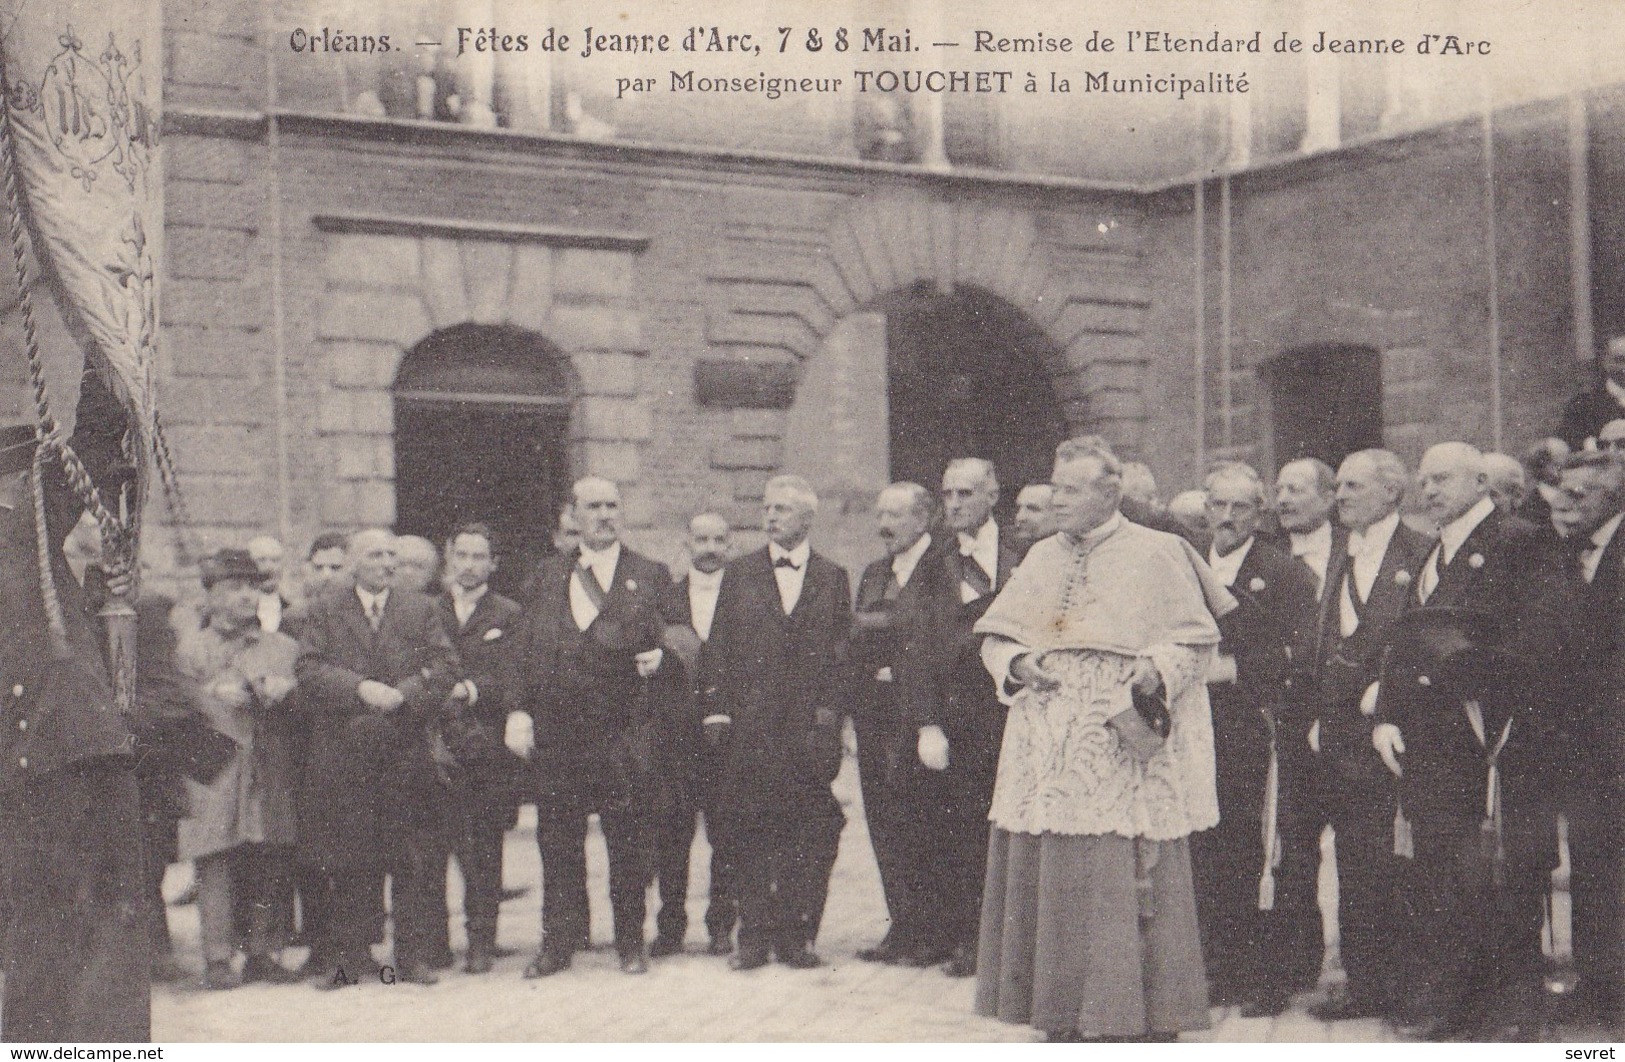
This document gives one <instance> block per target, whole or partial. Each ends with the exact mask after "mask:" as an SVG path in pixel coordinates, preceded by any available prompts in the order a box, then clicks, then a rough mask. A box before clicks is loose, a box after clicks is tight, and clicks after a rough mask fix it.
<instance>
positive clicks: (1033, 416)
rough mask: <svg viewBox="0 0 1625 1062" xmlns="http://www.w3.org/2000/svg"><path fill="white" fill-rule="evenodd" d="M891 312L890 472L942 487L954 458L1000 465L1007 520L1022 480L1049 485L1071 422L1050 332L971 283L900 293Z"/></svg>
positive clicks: (888, 302)
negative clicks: (1064, 412) (1060, 394)
mask: <svg viewBox="0 0 1625 1062" xmlns="http://www.w3.org/2000/svg"><path fill="white" fill-rule="evenodd" d="M875 308H876V309H878V310H880V311H882V312H883V313H885V315H886V363H887V368H888V381H887V388H886V391H887V425H888V431H887V434H888V436H889V441H890V446H891V478H892V479H893V480H914V481H915V482H918V483H921V484H924V485H925V486H928V487H930V488H931V489H932V490H935V489H936V488H937V486H938V485H939V484H940V482H941V479H942V470H943V467H944V466H945V465H946V464H947V463H948V461H950V460H951V459H953V458H955V457H982V458H986V459H988V460H990V461H992V462H993V464H994V467H995V468H997V469H998V471H999V480H1000V483H1001V484H1002V486H1003V488H1004V489H1003V491H1002V492H1001V495H1000V501H999V517H1000V520H1001V522H1002V521H1003V520H1006V519H1008V518H1009V516H1010V515H1011V514H1012V513H1013V512H1014V509H1015V496H1016V492H1017V491H1018V490H1019V489H1020V488H1021V487H1022V486H1024V485H1026V484H1028V483H1034V482H1044V483H1047V482H1049V475H1050V470H1051V465H1052V464H1053V462H1054V457H1055V445H1056V443H1058V442H1060V441H1061V439H1062V438H1063V437H1064V435H1065V429H1066V425H1065V421H1064V420H1063V418H1062V416H1061V409H1060V405H1059V404H1058V403H1057V402H1056V399H1055V391H1054V388H1053V387H1052V386H1051V385H1050V368H1049V365H1050V364H1053V359H1054V357H1055V350H1054V346H1053V344H1052V343H1051V341H1050V339H1049V337H1048V336H1046V335H1045V334H1044V332H1043V331H1042V330H1040V329H1039V328H1038V327H1037V326H1036V325H1034V324H1033V323H1032V322H1031V321H1030V320H1029V319H1028V318H1027V317H1026V315H1024V314H1023V313H1021V311H1019V310H1017V309H1016V308H1015V307H1014V306H1011V305H1010V304H1009V303H1007V302H1005V301H1004V300H1003V299H1000V298H998V297H997V296H994V295H990V294H988V293H987V292H985V291H982V290H980V289H978V288H973V287H960V288H958V289H956V290H955V291H954V292H953V293H952V294H943V293H941V292H940V291H938V290H937V288H936V287H935V286H934V285H932V284H929V283H922V284H917V285H914V286H913V287H910V288H906V289H903V290H901V291H897V292H893V293H892V294H890V295H888V296H886V297H885V298H883V299H882V300H881V301H880V303H879V305H877V306H876V307H875Z"/></svg>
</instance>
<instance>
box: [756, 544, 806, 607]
mask: <svg viewBox="0 0 1625 1062" xmlns="http://www.w3.org/2000/svg"><path fill="white" fill-rule="evenodd" d="M811 556H812V544H811V543H810V542H808V541H807V540H806V539H802V540H801V541H800V542H799V543H797V544H796V548H795V549H785V548H784V547H783V546H781V545H779V544H778V543H777V542H769V543H768V544H767V559H768V560H769V561H771V562H772V563H773V581H774V582H776V583H778V584H779V603H780V604H782V605H783V606H784V614H785V615H786V616H788V615H789V614H790V613H792V612H794V611H795V610H796V603H797V602H798V601H800V600H801V586H802V584H803V583H805V582H806V581H807V559H808V558H809V557H811ZM780 557H788V558H790V562H791V563H792V564H794V565H795V567H794V568H786V567H783V566H781V565H780V564H779V563H778V560H779V558H780Z"/></svg>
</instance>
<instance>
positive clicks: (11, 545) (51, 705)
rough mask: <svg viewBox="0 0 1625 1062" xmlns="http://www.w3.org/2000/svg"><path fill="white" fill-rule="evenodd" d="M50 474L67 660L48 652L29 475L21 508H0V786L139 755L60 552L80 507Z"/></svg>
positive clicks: (93, 625) (94, 622) (54, 566)
mask: <svg viewBox="0 0 1625 1062" xmlns="http://www.w3.org/2000/svg"><path fill="white" fill-rule="evenodd" d="M50 467H52V468H53V471H52V472H51V473H50V474H48V475H47V477H46V484H47V485H46V494H47V499H48V500H47V506H46V514H47V515H46V525H47V528H48V530H49V536H48V537H49V540H50V549H51V573H52V575H53V576H54V579H55V583H56V592H57V597H58V599H59V600H60V602H61V605H62V619H63V622H64V625H65V627H66V631H67V640H68V650H69V652H68V655H67V657H66V659H61V660H59V659H57V658H56V656H55V654H54V653H53V651H52V647H51V639H50V631H49V626H48V622H47V618H46V610H45V601H44V598H43V597H42V596H41V592H40V572H39V560H38V556H39V554H38V548H37V540H36V535H35V523H34V505H33V492H32V490H31V489H30V488H29V484H28V480H27V478H26V477H24V478H23V480H22V483H21V489H20V490H18V491H17V492H16V495H15V498H16V505H15V506H14V507H12V508H5V507H3V506H0V602H4V606H3V607H4V609H5V618H4V620H3V621H0V787H4V786H12V785H19V784H22V783H24V782H26V781H28V780H29V779H31V778H36V777H39V776H41V775H44V774H48V773H50V772H52V771H57V770H61V769H62V768H64V767H68V766H71V765H72V764H75V763H80V762H83V761H85V760H91V759H96V758H98V757H104V756H118V757H132V754H133V753H134V751H135V745H134V736H133V735H132V733H131V729H130V726H129V721H128V720H126V719H124V718H123V717H122V716H121V715H120V714H119V713H118V711H117V710H116V709H115V707H114V704H113V688H112V683H111V681H110V680H109V677H108V673H107V664H106V658H105V655H104V654H105V652H106V638H107V635H106V632H105V627H104V625H103V623H102V621H101V620H99V619H97V617H96V615H95V608H96V605H95V603H94V602H93V601H92V600H91V598H90V596H89V595H87V593H86V592H85V591H84V590H83V589H81V587H80V586H79V583H78V581H77V580H75V579H74V577H73V573H72V572H71V571H70V570H69V568H68V565H67V561H66V559H65V558H64V557H63V554H62V543H63V540H64V539H66V537H67V534H68V532H69V530H71V529H72V527H73V525H74V523H75V522H76V521H77V520H78V518H79V512H80V506H79V503H78V500H77V498H75V497H74V495H73V492H72V491H71V490H70V489H69V488H68V486H67V484H66V483H65V482H64V481H63V480H62V479H61V477H60V476H59V475H57V474H56V473H55V471H54V462H53V463H52V466H50ZM20 724H25V725H20ZM130 762H132V763H133V762H134V761H133V757H132V759H131V761H130ZM25 764H26V765H25Z"/></svg>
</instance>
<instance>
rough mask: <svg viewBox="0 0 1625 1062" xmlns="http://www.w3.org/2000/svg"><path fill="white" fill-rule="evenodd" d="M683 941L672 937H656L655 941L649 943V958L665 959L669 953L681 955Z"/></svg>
mask: <svg viewBox="0 0 1625 1062" xmlns="http://www.w3.org/2000/svg"><path fill="white" fill-rule="evenodd" d="M682 953H683V942H682V941H681V940H673V939H672V938H671V937H656V938H655V942H654V943H653V944H651V945H649V958H651V959H664V958H666V957H667V956H668V955H681V954H682Z"/></svg>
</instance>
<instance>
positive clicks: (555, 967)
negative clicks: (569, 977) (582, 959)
mask: <svg viewBox="0 0 1625 1062" xmlns="http://www.w3.org/2000/svg"><path fill="white" fill-rule="evenodd" d="M569 968H570V954H569V952H559V951H546V950H543V951H541V952H538V953H537V955H536V957H535V958H534V959H532V960H530V965H529V966H526V967H525V980H527V981H534V980H535V979H536V978H538V977H552V976H553V975H554V974H556V973H558V972H559V971H560V970H568V969H569Z"/></svg>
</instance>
